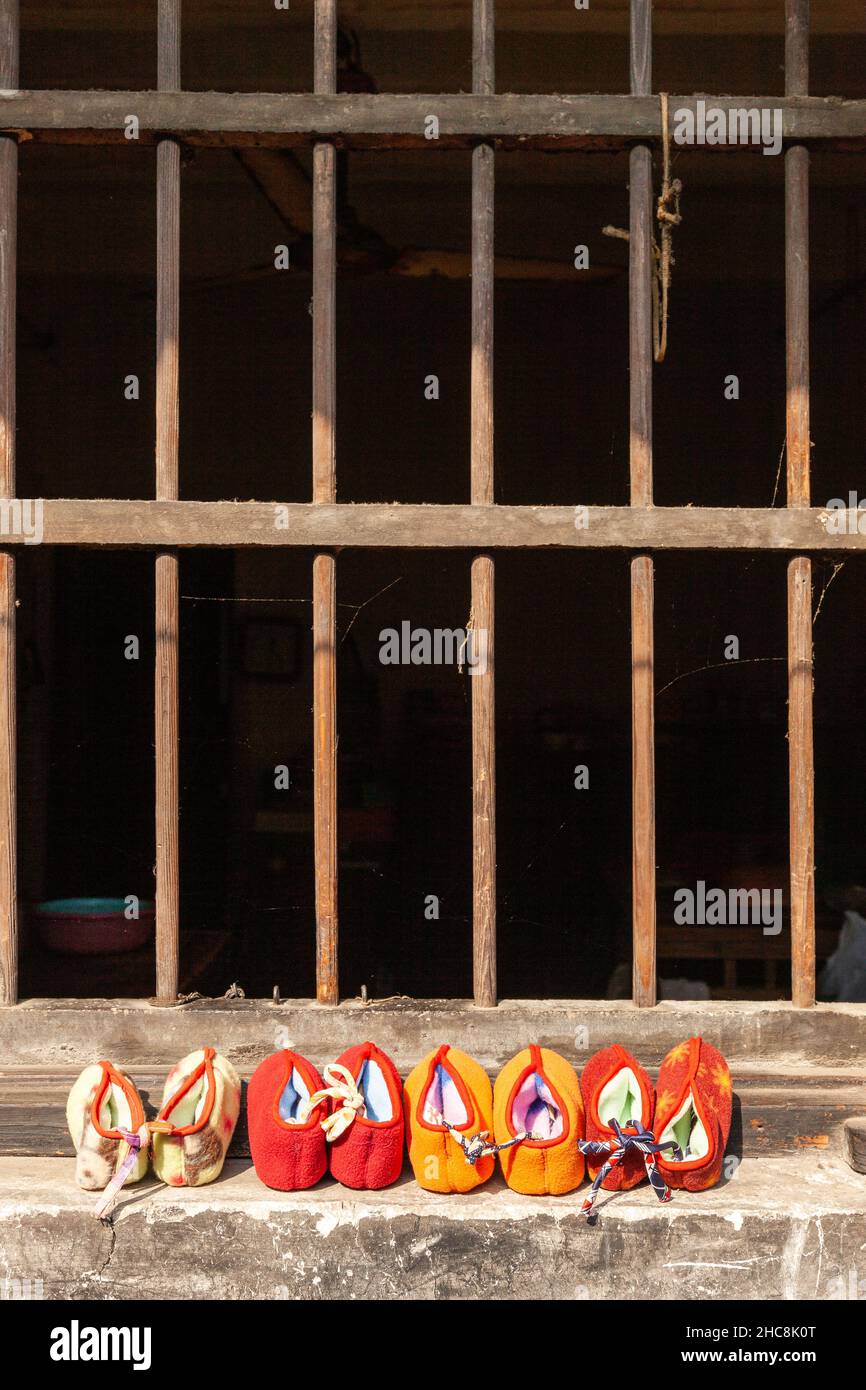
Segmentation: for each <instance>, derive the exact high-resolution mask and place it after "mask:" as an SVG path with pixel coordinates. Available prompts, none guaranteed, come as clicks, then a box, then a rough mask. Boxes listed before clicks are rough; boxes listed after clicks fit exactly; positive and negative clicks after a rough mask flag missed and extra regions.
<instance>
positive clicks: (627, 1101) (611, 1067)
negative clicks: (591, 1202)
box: [580, 1043, 655, 1192]
mask: <svg viewBox="0 0 866 1390" xmlns="http://www.w3.org/2000/svg"><path fill="white" fill-rule="evenodd" d="M580 1089H581V1091H582V1092H583V1103H584V1106H585V1107H586V1137H587V1139H588V1140H591V1141H595V1142H603V1141H605V1140H611V1139H614V1138H615V1135H614V1131H613V1129H612V1128H611V1120H616V1121H617V1123H618V1124H620V1125H621V1126H622V1127H623V1128H625V1127H626V1126H627V1125H629V1124H634V1123H635V1122H637V1123H639V1124H641V1125H642V1126H643V1128H644V1129H647V1130H651V1129H652V1123H653V1112H654V1109H655V1092H654V1091H653V1087H652V1082H651V1081H650V1079H649V1077H648V1076H647V1074H646V1072H645V1071H644V1069H643V1067H642V1066H640V1064H639V1063H638V1062H636V1061H635V1059H634V1057H632V1055H631V1053H629V1052H626V1050H625V1048H624V1047H620V1045H619V1043H614V1045H613V1047H606V1048H604V1050H603V1051H602V1052H596V1054H595V1056H594V1057H590V1059H589V1061H588V1062H587V1064H586V1066H585V1067H584V1069H583V1073H582V1075H581V1078H580ZM606 1157H609V1155H607V1156H606ZM604 1162H605V1157H592V1156H590V1155H589V1154H587V1157H586V1166H587V1168H588V1169H589V1175H590V1177H591V1178H594V1177H595V1176H596V1174H597V1173H598V1171H599V1169H600V1168H601V1166H602V1164H603V1163H604ZM645 1177H646V1166H645V1164H644V1159H643V1154H642V1153H639V1152H637V1151H634V1150H633V1151H632V1152H630V1153H627V1154H626V1156H625V1158H624V1159H623V1161H622V1163H618V1164H617V1165H616V1166H615V1167H613V1168H611V1170H610V1172H609V1173H608V1175H607V1177H606V1178H605V1180H604V1182H603V1183H602V1187H603V1188H604V1190H605V1192H618V1191H621V1190H626V1189H628V1188H630V1187H636V1186H637V1184H638V1183H639V1182H641V1181H642V1180H643V1179H644V1178H645Z"/></svg>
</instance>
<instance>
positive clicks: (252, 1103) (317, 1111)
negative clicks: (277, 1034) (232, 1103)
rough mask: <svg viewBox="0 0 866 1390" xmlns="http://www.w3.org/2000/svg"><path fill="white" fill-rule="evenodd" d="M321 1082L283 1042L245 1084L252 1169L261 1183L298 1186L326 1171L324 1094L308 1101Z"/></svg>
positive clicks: (309, 1065) (281, 1189)
mask: <svg viewBox="0 0 866 1390" xmlns="http://www.w3.org/2000/svg"><path fill="white" fill-rule="evenodd" d="M324 1085H325V1083H324V1081H323V1080H322V1077H321V1076H320V1075H319V1073H318V1071H317V1070H316V1068H315V1067H314V1066H313V1065H312V1063H311V1062H308V1061H307V1059H306V1057H301V1056H300V1054H299V1053H297V1052H290V1051H289V1049H288V1048H285V1049H284V1050H283V1051H282V1052H275V1053H274V1054H273V1056H271V1057H266V1058H265V1060H264V1061H263V1062H262V1063H261V1065H260V1066H258V1067H256V1070H255V1071H254V1072H253V1074H252V1076H251V1077H250V1083H249V1086H248V1088H247V1128H248V1131H249V1136H250V1153H251V1154H252V1159H253V1164H254V1165H255V1170H256V1172H257V1174H258V1175H259V1177H260V1178H261V1180H262V1182H263V1183H264V1184H265V1186H266V1187H273V1188H276V1190H277V1191H278V1192H298V1191H300V1190H301V1189H302V1188H305V1187H312V1186H313V1185H314V1184H315V1183H317V1182H318V1181H319V1179H320V1178H321V1177H323V1176H324V1174H325V1173H327V1171H328V1155H327V1145H326V1143H325V1132H324V1130H323V1129H322V1120H323V1119H325V1118H326V1117H327V1114H328V1102H327V1100H321V1101H319V1102H318V1104H317V1105H314V1106H308V1105H307V1102H308V1101H309V1099H310V1097H311V1096H312V1095H313V1094H314V1092H316V1091H320V1090H322V1089H323V1087H324Z"/></svg>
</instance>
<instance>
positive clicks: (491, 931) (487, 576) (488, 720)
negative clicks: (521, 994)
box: [469, 555, 496, 1008]
mask: <svg viewBox="0 0 866 1390" xmlns="http://www.w3.org/2000/svg"><path fill="white" fill-rule="evenodd" d="M494 592H495V591H494V567H493V561H492V560H491V558H490V556H489V555H477V556H476V557H475V559H474V560H473V562H472V612H473V619H474V627H475V631H476V634H477V635H476V637H475V638H473V639H472V640H473V641H475V642H478V641H479V640H480V641H481V642H482V643H484V648H483V649H484V652H485V657H486V663H485V664H486V670H485V671H484V673H483V674H476V675H470V677H469V683H470V685H471V687H472V927H473V947H472V976H473V996H474V999H475V1003H476V1004H477V1005H478V1006H479V1007H480V1008H492V1007H493V1006H494V1005H495V1003H496V686H495V674H494V672H495V657H494V651H495V646H494ZM480 634H483V636H480ZM480 650H481V648H479V647H477V646H476V656H477V654H478V652H479V651H480Z"/></svg>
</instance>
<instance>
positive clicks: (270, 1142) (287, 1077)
mask: <svg viewBox="0 0 866 1390" xmlns="http://www.w3.org/2000/svg"><path fill="white" fill-rule="evenodd" d="M247 1126H248V1130H249V1138H250V1153H251V1154H252V1159H253V1163H254V1165H255V1169H256V1172H257V1174H258V1175H259V1177H260V1178H261V1180H262V1182H263V1183H265V1184H266V1186H267V1187H272V1188H275V1189H276V1190H277V1191H280V1192H296V1191H299V1190H301V1189H303V1188H307V1187H312V1186H313V1185H314V1183H317V1182H318V1181H319V1179H320V1178H322V1177H324V1175H325V1173H326V1172H328V1170H329V1169H330V1172H331V1174H332V1176H333V1177H335V1178H336V1179H337V1181H338V1182H341V1183H342V1184H343V1186H344V1187H353V1188H366V1189H378V1188H382V1187H388V1186H390V1184H391V1183H392V1182H396V1181H397V1179H398V1178H399V1176H400V1171H401V1169H402V1167H403V1087H402V1083H401V1081H400V1077H399V1074H398V1072H397V1068H396V1067H395V1066H394V1063H393V1062H392V1061H391V1058H390V1057H389V1056H388V1055H387V1053H385V1052H383V1051H382V1050H381V1048H378V1047H376V1046H375V1045H374V1044H373V1043H369V1042H367V1043H361V1044H360V1045H359V1046H357V1047H350V1048H349V1049H348V1050H347V1051H346V1052H344V1053H343V1054H342V1056H340V1057H338V1058H337V1061H336V1062H333V1063H331V1065H330V1066H328V1067H325V1069H324V1075H320V1073H319V1072H318V1071H317V1069H316V1068H315V1067H314V1066H313V1064H312V1062H309V1061H308V1060H307V1058H306V1057H302V1056H301V1055H300V1053H297V1052H292V1051H291V1050H290V1049H288V1048H286V1049H284V1050H283V1051H282V1052H275V1053H274V1054H273V1055H272V1056H271V1057H266V1058H265V1060H264V1062H262V1063H261V1065H260V1066H259V1067H257V1068H256V1070H255V1072H254V1073H253V1075H252V1077H251V1078H250V1083H249V1088H248V1090H247Z"/></svg>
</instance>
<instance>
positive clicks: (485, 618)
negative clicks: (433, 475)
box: [470, 0, 496, 1009]
mask: <svg viewBox="0 0 866 1390" xmlns="http://www.w3.org/2000/svg"><path fill="white" fill-rule="evenodd" d="M494 85H495V20H494V6H493V0H473V7H472V90H473V92H474V93H476V95H479V96H490V95H491V94H492V92H493V90H494ZM494 161H495V155H494V153H493V149H492V147H491V146H490V145H488V144H484V145H478V146H477V147H476V148H475V149H474V150H473V151H472V348H471V351H472V361H471V369H470V412H471V423H470V493H471V498H472V503H473V505H474V506H482V507H486V506H491V505H492V503H493V498H494V491H493V459H494V429H493V285H494V279H493V276H494V236H493V227H494V187H495V184H494ZM471 591H472V622H473V626H474V629H475V636H474V637H473V638H472V640H473V641H475V642H476V643H477V642H479V641H480V642H481V644H482V646H481V648H478V647H476V652H475V654H474V655H475V659H476V660H477V658H478V655H479V653H480V651H483V652H484V654H485V656H486V660H485V662H484V667H485V669H484V670H483V673H482V672H481V671H480V669H476V670H475V671H474V672H473V674H472V676H471V677H470V684H471V687H472V990H473V997H474V1000H475V1003H476V1004H477V1005H478V1006H479V1007H480V1008H488V1009H490V1008H493V1007H494V1005H495V1004H496V685H495V675H494V664H493V627H494V609H495V567H494V562H493V559H492V557H491V556H490V555H477V556H476V557H475V559H474V560H473V561H472V572H471Z"/></svg>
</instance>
